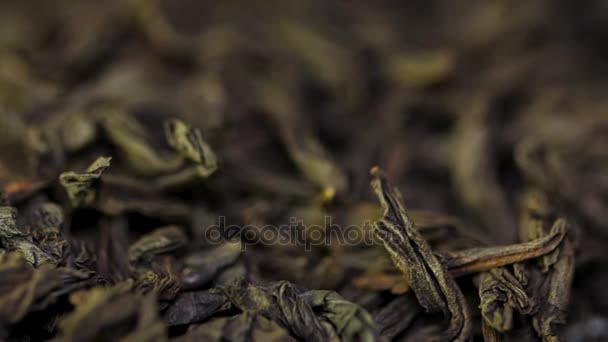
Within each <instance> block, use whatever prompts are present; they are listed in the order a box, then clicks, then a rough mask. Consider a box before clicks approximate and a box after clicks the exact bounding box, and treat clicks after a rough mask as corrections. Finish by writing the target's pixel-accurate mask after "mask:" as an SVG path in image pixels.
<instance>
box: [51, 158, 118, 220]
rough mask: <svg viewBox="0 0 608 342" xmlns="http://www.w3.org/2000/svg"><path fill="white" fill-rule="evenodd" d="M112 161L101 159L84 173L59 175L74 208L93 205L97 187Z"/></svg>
mask: <svg viewBox="0 0 608 342" xmlns="http://www.w3.org/2000/svg"><path fill="white" fill-rule="evenodd" d="M111 160H112V158H111V157H110V158H107V157H99V158H97V159H96V160H95V161H94V162H93V163H92V164H91V165H89V167H87V169H86V170H85V171H84V172H83V173H76V172H73V171H68V172H64V173H62V174H61V175H59V181H60V182H61V185H62V186H63V187H64V188H65V191H66V192H67V194H68V197H69V199H70V202H71V203H72V206H74V207H75V208H78V207H83V206H90V205H92V204H93V201H94V200H95V196H96V185H97V183H98V182H99V180H100V178H101V175H102V174H103V173H104V171H105V170H106V169H107V168H109V167H110V161H111Z"/></svg>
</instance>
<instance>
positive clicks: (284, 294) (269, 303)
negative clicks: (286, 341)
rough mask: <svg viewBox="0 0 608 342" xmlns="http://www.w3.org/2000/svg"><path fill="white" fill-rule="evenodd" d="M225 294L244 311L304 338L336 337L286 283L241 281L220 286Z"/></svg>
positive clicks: (326, 338) (310, 339)
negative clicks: (255, 314)
mask: <svg viewBox="0 0 608 342" xmlns="http://www.w3.org/2000/svg"><path fill="white" fill-rule="evenodd" d="M224 293H225V294H226V297H228V299H229V300H230V301H231V302H232V304H233V305H234V306H236V307H237V308H239V309H241V310H242V311H244V312H250V313H259V314H261V315H263V316H264V317H266V318H268V319H270V320H272V321H275V322H277V323H279V324H281V325H282V326H283V327H285V328H287V329H289V331H291V333H293V334H294V335H295V336H296V337H298V338H300V339H303V340H306V341H328V340H334V339H336V338H337V337H336V336H335V334H336V333H335V332H334V331H333V329H330V328H329V327H328V326H327V325H325V324H323V322H322V321H321V320H320V319H319V318H317V317H316V315H315V313H314V311H313V309H312V308H311V307H310V305H308V304H307V303H306V302H305V301H304V300H303V299H302V298H300V296H299V295H300V293H299V292H298V291H297V290H296V289H295V287H294V286H293V285H292V284H290V283H288V282H285V281H283V282H278V283H276V284H273V285H272V286H270V287H268V288H266V287H262V286H256V285H253V284H248V283H247V282H244V281H241V282H239V283H237V284H236V285H234V286H229V287H227V288H226V289H224Z"/></svg>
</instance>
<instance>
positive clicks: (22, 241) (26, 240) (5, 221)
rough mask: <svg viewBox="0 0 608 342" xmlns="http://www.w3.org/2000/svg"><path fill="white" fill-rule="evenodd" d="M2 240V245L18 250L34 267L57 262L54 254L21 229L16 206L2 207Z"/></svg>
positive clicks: (0, 223) (0, 217)
mask: <svg viewBox="0 0 608 342" xmlns="http://www.w3.org/2000/svg"><path fill="white" fill-rule="evenodd" d="M0 241H1V242H2V247H4V248H6V249H8V250H9V251H18V252H19V253H20V254H21V255H22V256H23V257H24V258H25V260H27V261H28V262H29V263H30V264H31V265H33V266H34V267H37V266H39V265H42V264H45V263H51V264H55V263H57V260H56V259H55V258H53V256H51V255H49V254H47V253H46V252H45V251H43V250H42V249H40V248H39V247H38V246H37V245H35V244H34V243H33V241H32V237H31V235H30V234H27V233H24V232H22V231H21V230H19V228H18V227H17V209H16V208H14V207H0Z"/></svg>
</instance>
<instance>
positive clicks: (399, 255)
mask: <svg viewBox="0 0 608 342" xmlns="http://www.w3.org/2000/svg"><path fill="white" fill-rule="evenodd" d="M371 172H372V176H373V177H374V179H373V181H372V187H373V188H374V191H375V192H376V196H378V199H379V200H380V203H381V204H382V207H383V209H384V216H383V217H382V219H381V220H380V221H378V222H377V223H376V226H375V228H376V230H377V232H378V235H379V236H380V238H381V239H382V241H383V243H384V246H385V248H386V250H387V251H388V252H389V253H390V255H391V258H392V259H393V262H394V263H395V265H396V266H397V268H399V270H400V271H401V272H403V274H404V275H405V276H406V278H407V281H408V283H409V284H410V286H411V287H412V290H413V291H414V293H415V294H416V298H418V301H419V302H420V305H422V307H424V308H425V309H426V310H427V312H429V313H437V312H441V313H443V315H444V316H446V319H447V320H448V321H449V322H450V323H449V327H448V331H447V333H446V335H447V336H446V337H447V338H448V339H450V340H455V341H466V340H467V339H468V338H469V334H470V329H471V327H470V321H469V308H468V306H467V303H466V302H465V300H464V296H463V294H462V292H461V290H460V288H458V286H457V285H456V282H455V281H454V279H453V278H452V276H451V275H450V274H449V273H448V270H447V267H446V265H445V264H443V263H442V261H441V260H440V259H439V258H437V256H435V255H434V254H433V251H432V250H431V248H430V246H429V245H428V243H427V242H426V241H425V240H424V238H423V237H422V235H420V233H418V231H417V230H416V227H415V225H414V222H413V221H412V220H411V219H410V218H409V217H408V216H407V213H406V212H405V209H404V208H403V204H402V199H401V195H400V194H399V192H398V190H396V189H395V188H393V187H392V186H391V185H390V184H388V181H387V180H386V178H385V176H384V175H383V174H382V171H381V170H380V169H379V168H377V167H374V168H373V169H372V171H371Z"/></svg>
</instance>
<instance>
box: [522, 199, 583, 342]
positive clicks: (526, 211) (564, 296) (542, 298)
mask: <svg viewBox="0 0 608 342" xmlns="http://www.w3.org/2000/svg"><path fill="white" fill-rule="evenodd" d="M552 216H554V213H553V210H552V208H551V205H550V203H549V199H548V198H547V196H546V195H545V194H544V193H543V192H540V191H534V190H533V191H528V192H527V193H526V194H525V195H524V196H523V197H522V215H521V227H520V235H521V239H522V240H524V241H526V240H529V239H531V238H534V237H536V236H543V235H544V236H546V235H548V234H547V233H546V227H548V223H549V222H550V220H551V217H552ZM556 227H563V229H564V230H566V228H567V227H569V224H568V222H567V221H566V220H565V219H563V218H558V219H556V220H555V221H554V222H553V226H552V227H551V232H553V231H554V230H555V229H556ZM549 234H550V233H549ZM574 252H575V250H574V241H573V238H572V237H571V236H566V237H565V238H564V239H563V241H562V243H561V244H560V245H559V246H558V247H557V248H556V249H555V250H554V251H553V252H552V253H550V254H548V255H545V256H543V257H542V258H539V260H538V264H537V265H526V267H522V270H521V271H520V277H522V278H525V279H528V278H530V277H533V276H534V275H535V274H537V272H534V271H535V269H536V268H535V267H534V266H536V267H537V268H539V269H540V271H541V272H542V273H540V274H544V279H542V280H541V282H540V285H537V286H538V287H537V288H533V289H532V290H533V291H534V293H536V294H537V297H539V298H538V299H537V303H536V304H537V306H538V307H537V310H536V312H535V313H534V314H533V315H532V323H533V326H534V329H535V330H536V332H537V334H538V336H540V337H541V338H542V339H543V341H559V340H560V339H561V338H560V336H559V334H558V327H557V325H560V324H564V323H565V321H566V313H567V310H568V305H569V303H570V288H571V285H572V281H573V277H574Z"/></svg>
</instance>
